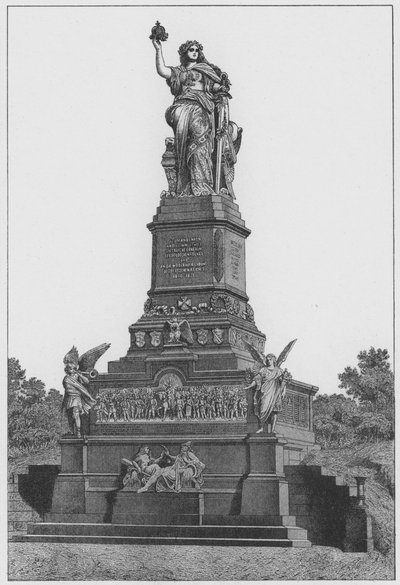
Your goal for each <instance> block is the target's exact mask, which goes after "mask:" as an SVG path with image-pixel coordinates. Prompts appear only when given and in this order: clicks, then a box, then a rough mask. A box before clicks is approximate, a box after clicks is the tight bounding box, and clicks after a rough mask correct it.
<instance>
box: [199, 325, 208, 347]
mask: <svg viewBox="0 0 400 585" xmlns="http://www.w3.org/2000/svg"><path fill="white" fill-rule="evenodd" d="M197 341H198V342H199V343H200V345H205V344H206V343H207V341H208V331H207V329H198V330H197Z"/></svg>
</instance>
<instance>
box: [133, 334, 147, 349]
mask: <svg viewBox="0 0 400 585" xmlns="http://www.w3.org/2000/svg"><path fill="white" fill-rule="evenodd" d="M145 335H146V332H145V331H136V333H135V343H136V345H137V346H138V347H144V345H145V343H146V340H145V338H144V336H145Z"/></svg>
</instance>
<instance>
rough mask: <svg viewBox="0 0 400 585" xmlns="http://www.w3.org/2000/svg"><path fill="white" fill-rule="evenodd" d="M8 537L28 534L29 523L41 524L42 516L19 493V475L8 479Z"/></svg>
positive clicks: (12, 475) (13, 475) (15, 474)
mask: <svg viewBox="0 0 400 585" xmlns="http://www.w3.org/2000/svg"><path fill="white" fill-rule="evenodd" d="M7 510H8V537H9V538H12V537H13V536H14V535H18V534H24V533H26V530H27V526H28V522H40V521H41V516H40V514H39V513H38V512H37V511H36V510H35V509H34V508H33V507H32V506H31V505H29V504H28V503H27V502H26V501H25V500H24V499H23V498H22V496H21V494H20V493H19V491H18V474H17V473H12V474H11V475H10V476H9V478H8V505H7Z"/></svg>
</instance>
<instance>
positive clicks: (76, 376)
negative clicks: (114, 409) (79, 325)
mask: <svg viewBox="0 0 400 585" xmlns="http://www.w3.org/2000/svg"><path fill="white" fill-rule="evenodd" d="M110 345H111V344H110V343H103V344H102V345H98V346H97V347H94V348H93V349H90V350H89V351H87V352H85V353H84V354H83V355H81V356H80V357H79V353H78V350H77V349H76V347H75V346H73V347H72V349H70V351H69V352H68V353H67V354H66V355H65V357H64V364H65V368H64V371H65V376H64V379H63V387H64V399H63V404H62V407H63V409H65V410H66V411H67V416H68V423H69V426H70V429H71V431H72V433H73V434H74V435H75V436H76V437H77V438H80V437H81V416H82V415H83V414H88V413H89V411H90V409H91V408H92V407H93V406H94V405H95V404H96V400H95V399H94V398H93V397H92V396H91V395H90V393H89V392H88V390H87V388H86V386H87V385H88V384H89V378H95V377H96V376H97V371H96V370H95V369H94V366H95V365H96V362H97V360H98V359H99V358H100V357H101V356H102V355H103V353H105V352H106V351H107V349H108V348H109V347H110ZM97 416H100V417H101V418H104V416H105V406H104V404H103V405H101V407H100V409H99V410H98V411H97Z"/></svg>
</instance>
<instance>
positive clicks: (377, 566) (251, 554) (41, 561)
mask: <svg viewBox="0 0 400 585" xmlns="http://www.w3.org/2000/svg"><path fill="white" fill-rule="evenodd" d="M8 578H9V580H17V581H20V580H21V581H26V580H31V581H33V580H35V581H42V580H57V581H63V580H66V581H107V580H111V581H112V580H118V581H188V580H189V581H200V580H201V581H230V580H246V581H263V580H277V579H282V580H292V579H296V580H297V579H298V580H332V579H346V580H347V579H351V580H355V579H357V580H361V579H372V580H384V579H393V568H392V567H391V564H390V560H389V558H388V557H385V556H383V555H382V554H380V553H378V552H374V553H371V554H366V553H343V552H341V551H339V550H338V549H335V548H330V547H321V546H314V547H312V548H311V549H301V548H298V549H279V548H256V547H252V548H250V547H218V546H204V547H190V546H144V545H137V546H130V545H122V546H120V545H90V544H47V543H42V544H30V543H10V544H9V557H8Z"/></svg>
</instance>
